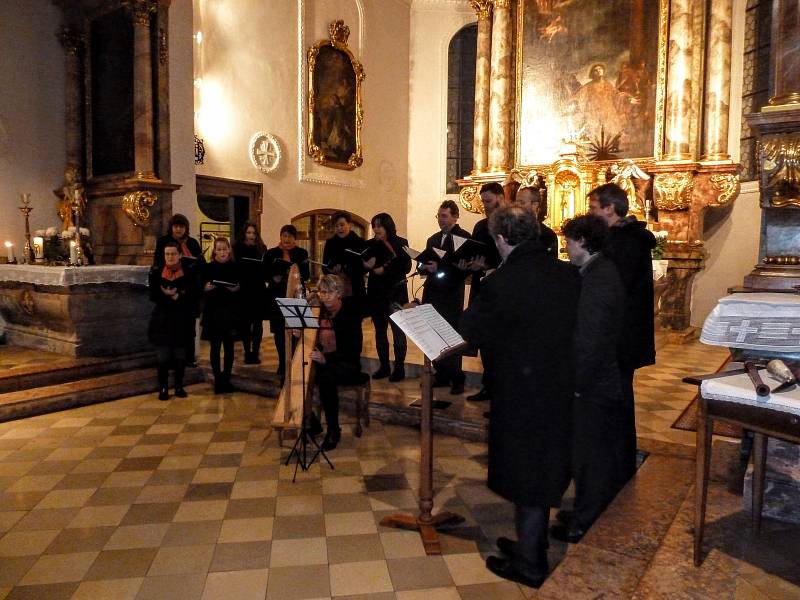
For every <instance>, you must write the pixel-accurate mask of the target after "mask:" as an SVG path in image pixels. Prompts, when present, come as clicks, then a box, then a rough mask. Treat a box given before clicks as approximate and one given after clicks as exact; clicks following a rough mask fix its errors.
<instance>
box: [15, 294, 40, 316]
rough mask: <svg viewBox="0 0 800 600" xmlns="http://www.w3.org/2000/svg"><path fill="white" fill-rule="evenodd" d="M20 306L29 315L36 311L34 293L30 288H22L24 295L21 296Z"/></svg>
mask: <svg viewBox="0 0 800 600" xmlns="http://www.w3.org/2000/svg"><path fill="white" fill-rule="evenodd" d="M19 307H20V308H21V309H22V312H24V313H25V314H26V315H28V316H29V317H32V316H33V315H34V314H35V313H36V303H35V302H34V300H33V294H31V291H30V290H22V295H20V297H19Z"/></svg>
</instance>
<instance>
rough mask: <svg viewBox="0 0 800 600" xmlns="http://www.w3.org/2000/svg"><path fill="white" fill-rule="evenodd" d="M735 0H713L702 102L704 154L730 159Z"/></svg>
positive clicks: (719, 158) (706, 159) (708, 156)
mask: <svg viewBox="0 0 800 600" xmlns="http://www.w3.org/2000/svg"><path fill="white" fill-rule="evenodd" d="M732 19H733V0H713V2H711V3H710V11H709V19H708V34H707V35H708V42H707V50H706V82H705V84H706V85H705V87H706V97H705V102H704V105H703V110H704V111H705V114H704V116H703V123H704V125H703V134H704V135H703V156H702V158H701V159H700V160H703V161H715V160H729V159H730V155H729V154H728V116H729V112H730V97H731V21H732Z"/></svg>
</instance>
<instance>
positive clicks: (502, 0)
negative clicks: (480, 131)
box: [489, 0, 512, 171]
mask: <svg viewBox="0 0 800 600" xmlns="http://www.w3.org/2000/svg"><path fill="white" fill-rule="evenodd" d="M493 6H494V9H493V11H492V12H493V15H492V65H491V84H490V92H491V98H490V101H489V170H490V171H505V170H507V169H508V167H509V165H510V160H509V158H510V157H509V147H510V145H511V144H510V141H511V112H512V111H511V75H512V74H511V6H510V0H494V2H493Z"/></svg>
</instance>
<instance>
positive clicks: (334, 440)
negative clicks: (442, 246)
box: [321, 429, 342, 451]
mask: <svg viewBox="0 0 800 600" xmlns="http://www.w3.org/2000/svg"><path fill="white" fill-rule="evenodd" d="M340 439H342V430H341V429H328V433H326V434H325V439H324V440H322V446H321V447H322V449H323V450H325V451H328V450H335V449H336V446H337V445H338V444H339V440H340Z"/></svg>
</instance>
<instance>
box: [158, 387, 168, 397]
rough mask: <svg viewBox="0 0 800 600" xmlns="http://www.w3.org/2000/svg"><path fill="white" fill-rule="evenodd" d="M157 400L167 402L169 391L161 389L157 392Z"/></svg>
mask: <svg viewBox="0 0 800 600" xmlns="http://www.w3.org/2000/svg"><path fill="white" fill-rule="evenodd" d="M158 399H159V400H169V390H168V389H167V388H161V390H159V392H158Z"/></svg>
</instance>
